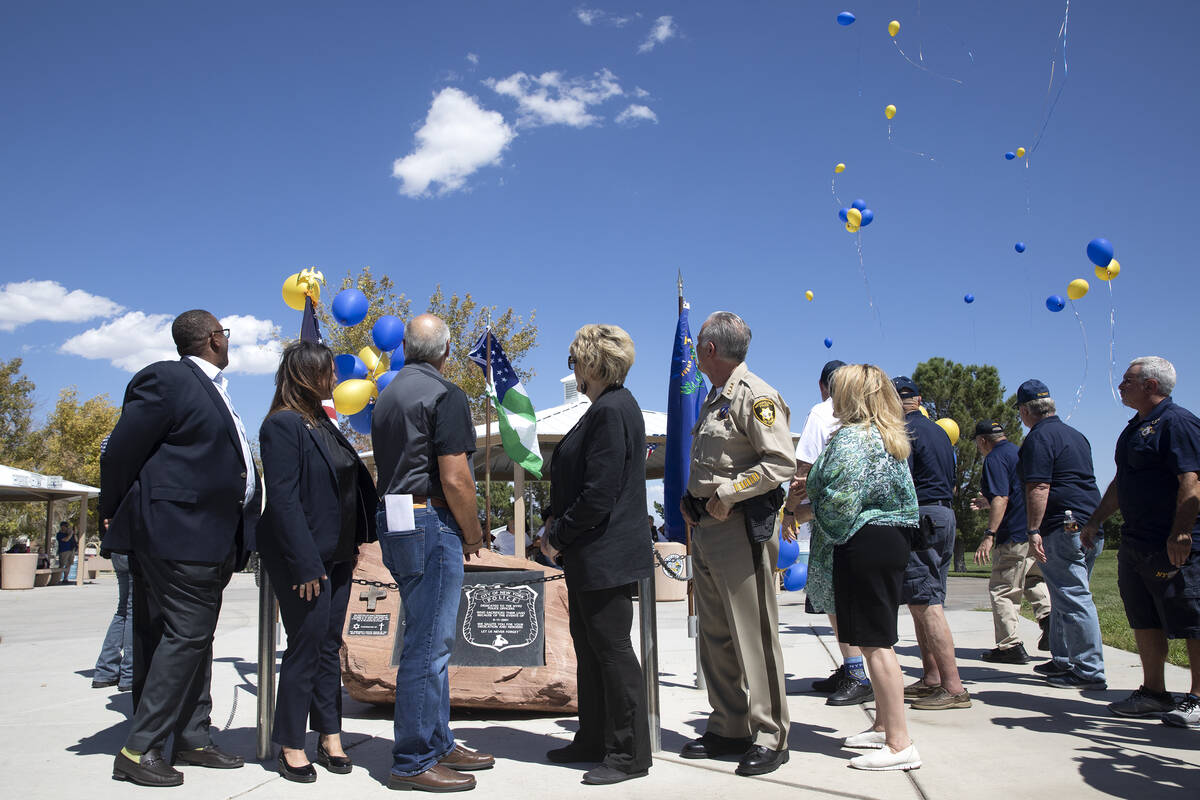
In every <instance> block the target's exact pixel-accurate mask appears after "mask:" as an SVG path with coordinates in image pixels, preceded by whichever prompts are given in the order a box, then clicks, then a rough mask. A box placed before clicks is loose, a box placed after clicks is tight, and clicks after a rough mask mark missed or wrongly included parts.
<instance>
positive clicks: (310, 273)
mask: <svg viewBox="0 0 1200 800" xmlns="http://www.w3.org/2000/svg"><path fill="white" fill-rule="evenodd" d="M324 282H325V276H324V275H322V274H321V272H320V271H319V270H317V269H314V268H313V267H308V268H306V269H302V270H300V271H299V272H296V273H293V274H291V275H288V276H287V280H285V281H284V282H283V302H285V303H287V305H288V308H294V309H295V310H297V311H303V310H304V298H305V297H311V298H312V299H313V302H314V303H319V302H320V301H321V284H322V283H324Z"/></svg>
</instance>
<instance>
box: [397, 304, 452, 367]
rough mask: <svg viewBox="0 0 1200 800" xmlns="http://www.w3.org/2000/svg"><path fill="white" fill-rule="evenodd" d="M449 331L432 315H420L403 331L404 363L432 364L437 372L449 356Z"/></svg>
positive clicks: (438, 318)
mask: <svg viewBox="0 0 1200 800" xmlns="http://www.w3.org/2000/svg"><path fill="white" fill-rule="evenodd" d="M449 345H450V329H449V328H447V327H446V323H445V322H443V321H442V320H441V318H440V317H437V316H435V315H433V314H422V315H421V316H419V317H417V318H416V319H414V320H413V321H412V322H410V323H408V326H407V327H406V328H405V329H404V361H405V362H406V363H418V364H420V363H424V364H432V365H433V366H435V367H437V368H438V369H439V370H440V369H441V368H442V364H443V363H445V361H446V356H448V355H449V354H450V346H449Z"/></svg>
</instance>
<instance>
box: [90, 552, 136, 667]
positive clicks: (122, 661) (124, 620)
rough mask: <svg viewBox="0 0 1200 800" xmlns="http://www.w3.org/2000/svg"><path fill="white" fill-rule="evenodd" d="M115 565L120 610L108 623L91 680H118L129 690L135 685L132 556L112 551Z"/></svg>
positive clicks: (118, 608) (118, 609)
mask: <svg viewBox="0 0 1200 800" xmlns="http://www.w3.org/2000/svg"><path fill="white" fill-rule="evenodd" d="M112 564H113V569H114V570H115V571H116V573H117V612H116V613H115V614H113V618H112V622H110V623H108V633H106V634H104V644H102V645H101V646H100V657H99V658H97V659H96V671H95V672H94V673H93V674H92V680H96V681H112V680H115V681H116V682H117V686H118V688H122V689H128V688H129V687H130V686H132V685H133V590H132V587H131V586H130V585H129V556H127V555H125V554H123V553H113V554H112Z"/></svg>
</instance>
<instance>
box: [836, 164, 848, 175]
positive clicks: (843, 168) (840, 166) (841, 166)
mask: <svg viewBox="0 0 1200 800" xmlns="http://www.w3.org/2000/svg"><path fill="white" fill-rule="evenodd" d="M833 171H834V172H836V173H838V174H839V175H840V174H841V173H843V172H845V171H846V165H845V164H840V163H839V164H838V165H837V166H836V167H834V168H833Z"/></svg>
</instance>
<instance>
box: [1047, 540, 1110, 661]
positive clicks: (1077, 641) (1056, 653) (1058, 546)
mask: <svg viewBox="0 0 1200 800" xmlns="http://www.w3.org/2000/svg"><path fill="white" fill-rule="evenodd" d="M1042 546H1043V547H1044V548H1045V549H1046V563H1045V564H1042V565H1041V568H1042V577H1044V578H1045V579H1046V585H1047V586H1048V587H1049V588H1050V657H1051V658H1052V659H1053V660H1054V661H1055V662H1056V663H1057V664H1059V665H1060V666H1068V667H1070V669H1071V671H1072V672H1074V673H1075V674H1076V675H1078V676H1079V677H1081V678H1084V679H1086V680H1089V681H1092V680H1095V681H1102V680H1104V647H1103V645H1102V644H1101V642H1100V619H1099V617H1097V616H1096V604H1095V602H1093V600H1092V592H1091V589H1089V588H1088V568H1087V563H1086V560H1085V558H1084V554H1083V551H1082V550H1081V549H1080V543H1079V534H1078V533H1067V532H1066V531H1064V530H1063V529H1062V528H1056V529H1054V530H1051V531H1048V532H1047V533H1046V534H1045V535H1044V536H1043V537H1042Z"/></svg>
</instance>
